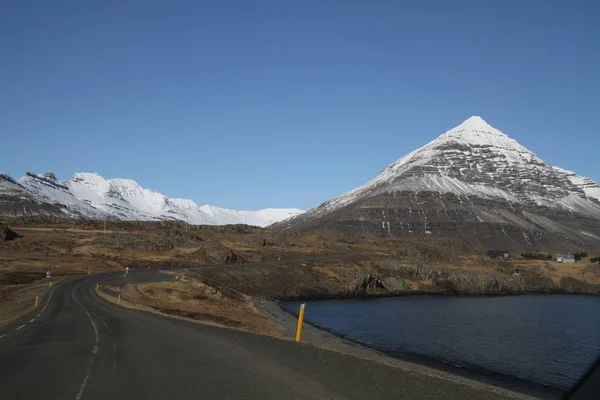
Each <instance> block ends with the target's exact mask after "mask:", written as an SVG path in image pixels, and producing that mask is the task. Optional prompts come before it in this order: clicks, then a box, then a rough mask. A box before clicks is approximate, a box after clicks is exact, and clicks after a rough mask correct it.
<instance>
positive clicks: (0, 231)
mask: <svg viewBox="0 0 600 400" xmlns="http://www.w3.org/2000/svg"><path fill="white" fill-rule="evenodd" d="M18 237H19V235H17V234H16V233H15V232H13V231H12V230H11V229H10V228H9V227H8V225H4V224H0V242H7V241H9V240H14V239H16V238H18Z"/></svg>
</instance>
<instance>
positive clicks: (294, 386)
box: [0, 270, 507, 400]
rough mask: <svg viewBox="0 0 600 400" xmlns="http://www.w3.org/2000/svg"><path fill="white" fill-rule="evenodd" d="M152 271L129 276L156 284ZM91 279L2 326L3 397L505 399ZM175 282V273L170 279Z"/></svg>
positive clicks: (58, 290) (57, 291)
mask: <svg viewBox="0 0 600 400" xmlns="http://www.w3.org/2000/svg"><path fill="white" fill-rule="evenodd" d="M160 275H162V274H159V272H157V271H156V270H151V271H141V272H137V271H134V272H133V273H132V274H131V277H129V278H128V279H130V280H131V279H139V280H145V281H148V280H160V279H165V277H162V276H160ZM107 278H109V279H111V280H119V279H121V278H120V277H119V276H117V275H114V274H113V275H106V274H105V275H91V276H84V277H80V278H75V279H71V280H69V281H66V282H63V283H61V284H58V285H56V286H55V287H54V289H53V291H51V293H50V294H48V295H46V297H45V298H44V299H42V301H41V302H40V306H39V307H38V308H37V309H36V310H35V311H34V312H33V313H32V314H30V315H27V316H26V317H24V318H21V319H20V320H19V321H16V323H13V324H11V325H9V326H6V327H4V328H2V329H1V330H0V398H2V399H75V400H79V399H98V400H100V399H101V400H107V399H169V400H172V399H277V400H283V399H361V400H365V399H470V400H476V399H504V398H507V397H506V395H505V394H500V393H495V392H491V391H487V390H483V389H481V388H480V387H471V386H470V385H465V384H461V383H457V382H453V381H449V380H446V379H442V378H436V377H429V376H425V375H421V374H419V373H415V372H407V371H404V370H401V369H398V368H395V367H392V366H386V365H384V364H381V363H378V362H374V361H369V360H363V359H358V358H355V357H352V356H349V355H344V354H340V353H336V352H332V351H328V350H324V349H320V348H316V347H313V346H310V345H306V344H299V343H294V342H290V341H285V340H280V339H275V338H271V337H266V336H261V335H256V334H251V333H246V332H240V331H235V330H230V329H224V328H218V327H213V326H207V325H202V324H196V323H191V322H187V321H183V320H178V319H172V318H168V317H163V316H160V315H155V314H152V313H148V312H143V311H138V310H131V309H126V308H122V307H120V306H118V305H116V304H113V303H110V302H108V301H106V300H104V299H102V298H100V297H98V296H97V294H96V293H95V290H94V288H95V285H96V282H98V281H100V280H102V279H107ZM171 279H172V277H171Z"/></svg>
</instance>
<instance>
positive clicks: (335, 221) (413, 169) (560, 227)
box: [273, 117, 600, 251]
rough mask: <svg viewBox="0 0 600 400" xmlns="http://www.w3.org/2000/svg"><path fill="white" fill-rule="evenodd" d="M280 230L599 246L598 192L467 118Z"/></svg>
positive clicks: (488, 244)
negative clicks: (369, 179)
mask: <svg viewBox="0 0 600 400" xmlns="http://www.w3.org/2000/svg"><path fill="white" fill-rule="evenodd" d="M273 228H274V229H279V230H287V229H291V230H298V231H303V230H314V229H316V230H322V231H338V232H344V233H350V234H357V235H360V236H373V237H406V236H429V235H431V236H441V237H455V238H461V239H464V240H467V241H469V242H471V243H473V244H475V245H478V246H480V247H485V248H502V249H507V250H516V251H521V250H551V251H555V250H556V251H558V250H575V249H585V250H590V249H598V248H600V187H599V186H598V184H597V183H596V182H594V181H593V180H591V179H589V178H585V177H582V176H579V175H577V174H576V173H574V172H571V171H566V170H563V169H561V168H557V167H553V166H551V165H548V164H547V163H545V162H544V161H543V160H541V159H540V158H539V157H538V156H536V155H535V154H534V153H533V152H531V151H530V150H528V149H526V148H525V147H523V146H522V145H520V144H519V143H518V142H517V141H516V140H514V139H511V138H510V137H508V136H507V135H506V134H504V133H502V132H501V131H499V130H498V129H495V128H493V127H492V126H490V125H489V124H487V123H486V122H485V121H484V120H483V119H482V118H480V117H471V118H469V119H467V120H466V121H464V122H463V123H462V124H460V125H459V126H457V127H456V128H454V129H451V130H449V131H448V132H446V133H444V134H443V135H441V136H440V137H438V138H437V139H435V140H434V141H432V142H430V143H428V144H427V145H425V146H423V147H421V148H420V149H418V150H415V151H413V152H412V153H410V154H408V155H406V156H405V157H403V158H401V159H399V160H398V161H396V162H394V163H393V164H391V165H389V166H388V167H387V168H385V169H384V170H383V171H381V172H380V173H379V175H377V176H376V177H375V178H374V179H372V180H371V181H369V182H367V183H366V184H364V185H362V186H360V187H358V188H356V189H353V190H351V191H349V192H346V193H343V194H342V195H340V196H338V197H336V198H334V199H332V200H329V201H326V202H324V203H322V204H321V205H319V206H317V207H315V208H313V209H312V210H310V211H308V212H307V213H304V214H301V215H299V216H297V217H294V218H291V219H288V220H286V221H283V222H280V223H278V224H275V225H274V226H273Z"/></svg>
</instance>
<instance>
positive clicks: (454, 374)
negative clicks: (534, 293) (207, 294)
mask: <svg viewBox="0 0 600 400" xmlns="http://www.w3.org/2000/svg"><path fill="white" fill-rule="evenodd" d="M428 294H429V295H432V293H428ZM528 294H531V293H528ZM313 300H314V299H313ZM286 301H287V300H286ZM296 301H297V299H296ZM254 304H255V306H256V308H257V309H258V310H259V311H260V312H261V313H263V314H264V315H266V316H267V317H269V318H270V319H271V320H273V321H274V322H275V323H277V324H278V325H280V326H281V327H282V328H283V329H284V336H285V337H286V338H289V339H291V340H294V338H295V333H296V326H297V314H294V313H292V312H289V311H287V310H285V309H284V308H283V307H282V306H281V301H274V300H266V299H259V298H255V299H254ZM302 342H304V343H307V344H310V345H313V346H316V347H322V348H325V349H328V350H332V351H336V352H340V353H343V354H348V355H351V356H354V357H357V358H365V359H369V360H373V361H377V362H380V363H384V364H387V365H390V366H394V367H397V368H399V369H403V370H407V371H412V372H418V373H420V374H423V375H429V376H436V377H439V378H443V379H447V380H451V381H455V382H459V383H462V384H465V385H468V386H471V387H477V388H479V389H482V390H491V391H494V392H499V393H502V394H504V395H507V396H510V397H513V398H522V399H531V398H543V399H560V398H562V397H563V396H564V395H565V394H566V393H567V390H562V389H560V388H555V387H550V386H546V385H541V384H537V383H535V382H531V381H527V380H523V379H519V378H515V377H511V376H509V375H505V374H501V373H498V372H494V371H489V370H484V369H483V368H480V367H477V366H468V365H465V366H460V365H458V364H453V363H452V362H451V361H447V362H445V361H443V360H439V359H435V358H432V357H427V356H422V355H418V354H413V353H407V352H393V351H386V350H385V349H381V348H377V347H376V346H369V345H368V344H365V343H361V342H358V341H356V340H353V339H351V338H348V337H346V336H344V335H340V334H337V333H335V332H333V331H331V330H329V329H327V328H325V327H322V326H318V325H314V324H312V323H310V322H308V321H306V320H305V321H304V328H303V331H302Z"/></svg>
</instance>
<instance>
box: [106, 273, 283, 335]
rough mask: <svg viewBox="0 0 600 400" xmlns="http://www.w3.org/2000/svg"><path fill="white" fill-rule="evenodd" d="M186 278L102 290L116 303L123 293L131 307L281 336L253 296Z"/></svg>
mask: <svg viewBox="0 0 600 400" xmlns="http://www.w3.org/2000/svg"><path fill="white" fill-rule="evenodd" d="M184 279H185V280H184V281H177V282H160V283H144V284H127V285H125V286H122V287H119V286H106V287H103V290H104V289H107V290H106V291H103V290H101V292H102V295H103V297H104V298H106V299H108V300H110V301H113V302H115V301H116V299H115V296H114V293H121V305H124V306H127V307H131V308H137V309H144V310H147V311H151V312H156V313H159V314H164V315H169V316H172V317H177V318H183V319H186V320H192V321H195V322H201V323H206V324H211V325H217V326H222V327H227V328H235V329H241V330H245V331H249V332H255V333H260V334H265V335H270V336H276V337H281V335H282V329H281V328H280V327H278V326H277V325H276V324H275V323H274V322H272V321H271V320H270V319H269V318H267V317H265V316H264V315H262V314H261V313H260V312H259V311H258V310H257V309H256V308H255V307H254V305H253V303H252V300H251V298H250V297H248V296H246V295H243V294H241V293H238V292H235V291H232V290H230V291H228V292H227V293H224V292H222V291H219V290H217V289H215V288H213V287H211V286H208V285H206V284H204V283H202V282H200V281H197V280H194V279H189V278H184ZM109 293H113V295H110V294H109Z"/></svg>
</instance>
